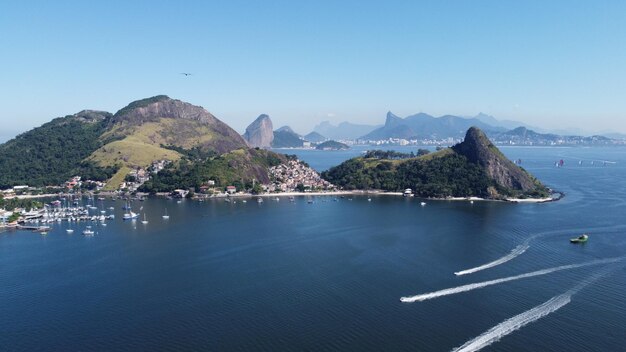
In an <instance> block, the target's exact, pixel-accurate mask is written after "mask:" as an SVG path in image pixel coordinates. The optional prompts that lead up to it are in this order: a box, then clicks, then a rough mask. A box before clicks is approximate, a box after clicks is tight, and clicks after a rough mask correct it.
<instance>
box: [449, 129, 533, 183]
mask: <svg viewBox="0 0 626 352" xmlns="http://www.w3.org/2000/svg"><path fill="white" fill-rule="evenodd" d="M452 149H453V150H454V151H455V152H457V153H458V154H460V155H463V156H465V157H466V158H467V159H468V160H469V161H470V162H472V163H475V164H478V165H480V166H481V167H482V168H483V169H484V170H485V172H486V173H487V176H489V177H490V178H491V179H493V180H494V181H495V183H496V184H497V185H499V186H501V187H504V188H507V189H513V190H518V191H523V192H531V191H533V190H536V189H537V187H543V186H541V185H540V184H539V183H538V182H537V181H536V180H535V179H533V178H532V176H530V175H529V174H528V173H527V172H526V171H524V170H523V169H521V168H520V167H519V166H517V165H515V164H513V162H511V161H510V160H509V159H507V158H506V157H505V156H504V155H503V154H502V153H501V152H500V151H499V150H498V148H496V146H494V145H493V144H492V143H491V141H490V140H489V139H488V138H487V136H486V135H485V133H484V132H483V131H481V130H480V129H479V128H477V127H471V128H470V129H469V130H467V133H466V134H465V140H464V141H463V142H462V143H459V144H457V145H455V146H454V147H452Z"/></svg>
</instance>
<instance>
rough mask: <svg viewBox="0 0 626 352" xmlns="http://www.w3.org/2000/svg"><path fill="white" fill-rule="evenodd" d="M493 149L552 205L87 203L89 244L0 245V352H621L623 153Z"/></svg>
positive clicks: (34, 237) (308, 154) (3, 238)
mask: <svg viewBox="0 0 626 352" xmlns="http://www.w3.org/2000/svg"><path fill="white" fill-rule="evenodd" d="M395 149H398V148H395ZM402 149H403V150H416V148H402ZM361 151H362V150H361V149H359V148H355V149H353V150H351V151H347V152H320V151H289V152H291V153H296V154H298V155H299V156H300V157H301V158H302V159H303V160H305V161H307V162H308V163H309V164H310V165H311V166H313V167H315V168H316V169H318V170H323V169H326V168H328V167H330V166H332V165H336V164H338V163H339V162H341V161H342V160H345V159H346V158H349V157H351V156H354V155H359V154H360V153H361ZM502 151H503V152H504V153H505V154H506V155H507V156H509V157H510V158H511V159H522V166H523V167H524V168H526V169H527V170H529V171H530V172H532V173H533V174H534V175H535V176H537V177H538V178H539V179H540V180H542V181H543V182H544V183H545V184H547V185H548V186H550V187H552V188H554V189H557V190H559V191H562V192H564V193H565V197H564V198H563V199H562V200H560V201H558V202H553V203H548V204H510V203H500V202H474V203H473V204H472V203H470V202H467V201H435V200H425V202H426V205H424V206H422V205H420V202H421V201H423V200H421V199H418V198H402V197H395V196H375V197H372V198H371V201H368V200H367V197H357V196H355V197H346V198H338V199H337V201H334V199H333V197H316V198H314V203H313V204H308V203H307V201H306V198H304V197H297V198H296V199H295V202H289V201H288V199H286V198H283V199H281V200H280V201H275V200H270V199H265V202H263V203H261V204H258V203H257V202H256V201H254V200H248V202H247V203H243V202H242V201H241V200H238V201H237V202H236V203H227V202H224V201H223V200H221V201H220V200H214V201H207V202H195V201H188V200H184V201H182V202H181V203H177V202H176V201H175V200H156V199H150V200H147V201H145V202H135V203H133V207H134V210H136V211H138V210H139V209H141V207H143V209H142V210H141V213H142V214H143V213H145V214H146V216H147V220H148V221H149V222H148V224H145V225H144V224H142V223H141V222H124V221H122V220H121V218H122V214H123V210H122V206H123V202H122V201H97V202H96V204H97V205H98V206H100V207H101V208H102V209H104V208H108V207H110V206H113V207H115V210H114V213H115V215H116V216H117V219H116V220H109V221H108V222H107V223H108V226H106V227H102V226H94V229H95V230H96V232H97V233H96V235H95V236H93V237H85V236H83V235H81V234H80V233H81V231H82V229H83V227H84V226H85V225H86V224H84V223H82V224H78V225H76V224H73V225H71V226H73V227H74V228H75V229H76V231H75V232H74V234H71V235H69V234H67V233H66V231H65V229H66V228H67V227H68V226H70V225H68V224H66V223H62V224H59V225H54V227H53V229H52V231H51V232H50V233H49V234H48V235H46V236H41V235H39V234H36V233H32V232H25V231H15V232H5V233H2V234H0V350H1V351H111V350H115V351H138V350H144V351H146V350H168V351H189V350H208V351H451V350H454V349H455V348H460V349H459V350H462V351H475V350H478V349H480V348H483V350H484V351H585V352H588V351H624V350H626V347H625V346H626V331H625V327H626V299H625V294H624V292H626V291H625V290H626V275H624V274H625V272H626V271H625V267H626V261H625V260H624V258H625V256H626V235H625V234H626V149H625V148H528V147H516V148H514V147H509V148H502ZM560 159H563V160H564V161H565V164H564V166H563V167H562V168H556V167H555V166H554V164H555V162H556V161H558V160H560ZM581 161H582V165H579V162H581ZM592 161H593V164H592ZM605 161H607V163H605ZM166 208H167V212H168V214H169V215H170V219H169V220H163V219H162V217H161V216H162V215H163V214H164V212H165V209H166ZM583 232H586V233H588V234H589V241H588V242H587V243H586V244H584V245H573V244H570V243H569V239H570V238H572V237H575V236H578V235H580V234H582V233H583ZM455 273H457V274H464V275H456V274H455ZM442 290H444V291H442ZM403 297H404V298H403ZM401 298H403V300H404V302H402V301H401Z"/></svg>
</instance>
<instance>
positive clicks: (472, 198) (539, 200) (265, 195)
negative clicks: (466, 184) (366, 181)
mask: <svg viewBox="0 0 626 352" xmlns="http://www.w3.org/2000/svg"><path fill="white" fill-rule="evenodd" d="M100 195H101V196H105V197H106V196H113V195H114V194H113V193H111V192H101V193H100ZM141 195H142V196H148V194H143V193H141ZM347 195H355V196H367V195H370V196H371V195H374V196H396V197H404V193H402V192H386V191H382V190H353V191H318V192H281V193H263V194H252V193H235V194H219V195H212V196H206V197H205V196H203V197H197V198H203V199H210V198H246V197H247V198H252V197H263V198H271V197H317V196H320V197H321V196H347ZM553 195H558V196H556V197H555V196H551V197H547V198H506V199H488V198H481V197H475V196H470V197H443V198H430V197H419V196H416V195H411V196H409V197H410V198H421V199H428V200H436V201H456V202H459V201H466V202H470V201H471V202H473V201H481V202H509V203H525V204H529V203H533V204H537V203H549V202H556V201H558V200H560V199H561V198H563V196H564V195H563V193H561V192H554V193H553ZM58 196H59V194H36V195H19V196H15V198H18V199H36V198H53V197H58ZM157 196H159V197H162V196H167V193H158V194H157Z"/></svg>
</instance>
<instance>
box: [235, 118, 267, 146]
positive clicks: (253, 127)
mask: <svg viewBox="0 0 626 352" xmlns="http://www.w3.org/2000/svg"><path fill="white" fill-rule="evenodd" d="M243 138H244V139H245V140H246V142H248V145H249V146H251V147H253V148H256V147H258V148H270V147H271V146H272V141H273V140H274V127H273V126H272V120H271V119H270V117H269V116H267V115H265V114H262V115H259V117H257V119H256V120H254V122H252V123H251V124H250V125H249V126H248V127H247V128H246V132H245V133H244V134H243Z"/></svg>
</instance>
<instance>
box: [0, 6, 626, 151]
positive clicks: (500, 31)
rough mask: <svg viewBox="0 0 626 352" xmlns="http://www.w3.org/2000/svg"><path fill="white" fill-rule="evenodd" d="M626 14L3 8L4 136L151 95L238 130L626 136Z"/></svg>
mask: <svg viewBox="0 0 626 352" xmlns="http://www.w3.org/2000/svg"><path fill="white" fill-rule="evenodd" d="M625 18H626V2H625V1H591V0H589V1H501V0H498V1H429V2H420V1H377V2H369V1H219V2H217V1H215V2H209V1H207V2H204V1H202V2H200V1H198V2H197V3H196V2H192V1H188V2H187V3H186V4H182V2H179V1H161V2H159V3H156V2H155V1H145V2H144V1H98V2H96V1H41V2H33V1H8V0H4V1H2V2H0V48H2V50H1V52H0V53H1V55H0V68H1V70H2V75H1V82H2V83H1V84H0V96H1V97H2V98H1V99H2V100H1V104H0V122H1V124H2V126H1V128H0V139H6V135H7V134H9V135H14V134H16V133H18V132H21V131H25V130H27V129H30V128H32V127H34V126H37V125H40V124H42V123H44V122H46V121H48V120H50V119H51V118H53V117H56V116H62V115H66V114H71V113H75V112H77V111H79V110H82V109H85V108H89V109H101V110H107V111H111V112H115V111H117V110H118V109H120V108H122V107H123V106H125V105H126V104H127V103H129V102H130V101H132V100H136V99H140V98H144V97H148V96H153V95H156V94H167V95H169V96H170V97H173V98H178V99H181V100H185V101H188V102H191V103H193V104H197V105H202V106H204V107H205V108H207V110H209V111H211V112H212V113H213V114H215V115H216V116H218V117H219V118H220V119H222V120H223V121H225V122H227V123H228V124H230V125H231V126H233V127H234V128H236V129H237V130H239V131H242V130H243V129H244V128H245V126H246V125H247V124H248V123H249V122H251V121H252V120H253V119H254V118H255V117H256V116H258V115H259V114H260V113H267V114H269V115H270V116H271V117H272V119H273V120H274V124H275V125H277V126H276V127H278V126H280V125H284V124H289V125H291V126H292V127H294V128H295V129H296V131H298V132H301V133H307V132H309V131H310V129H311V128H312V127H313V126H314V125H315V124H317V123H318V122H320V121H322V120H331V121H334V122H339V121H344V120H348V121H352V122H361V123H372V124H373V123H382V122H383V121H384V114H385V113H386V112H387V111H388V110H392V111H394V112H395V113H396V114H398V115H401V116H405V115H408V114H412V113H416V112H420V111H424V112H427V113H430V114H434V115H442V114H448V113H450V114H457V115H475V114H477V113H478V112H480V111H483V112H485V113H488V114H491V115H494V116H496V117H498V118H501V119H504V118H506V119H516V120H521V121H524V122H527V123H529V124H534V125H539V126H542V127H548V128H554V127H559V128H560V127H563V128H564V127H579V128H583V129H586V130H616V131H621V132H626V114H625V113H626V20H625ZM180 72H191V73H193V76H190V77H184V76H182V75H180V74H179V73H180ZM2 134H4V136H2Z"/></svg>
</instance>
